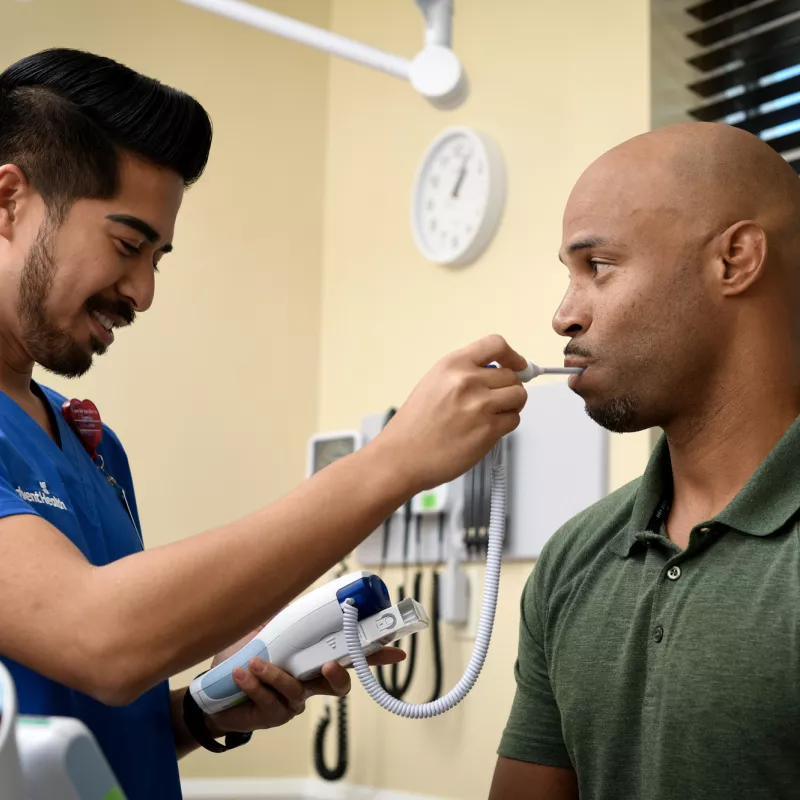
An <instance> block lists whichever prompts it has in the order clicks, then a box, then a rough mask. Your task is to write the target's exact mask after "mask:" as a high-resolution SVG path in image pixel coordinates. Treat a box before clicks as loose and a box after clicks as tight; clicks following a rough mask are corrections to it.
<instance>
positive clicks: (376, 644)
mask: <svg viewBox="0 0 800 800" xmlns="http://www.w3.org/2000/svg"><path fill="white" fill-rule="evenodd" d="M347 602H349V603H352V604H353V606H354V607H355V608H357V609H358V611H359V621H358V626H359V639H360V642H361V644H362V646H363V648H364V652H365V653H366V654H367V655H370V654H372V653H375V652H377V651H378V650H380V649H381V647H383V646H384V645H386V644H389V643H390V642H394V641H397V640H398V639H401V638H403V637H404V636H408V635H410V634H412V633H416V632H417V631H420V630H424V629H425V628H427V627H428V622H429V621H428V615H427V614H426V613H425V609H424V608H423V607H422V606H421V605H420V604H419V603H418V602H417V601H416V600H414V599H412V598H407V599H406V600H403V601H401V602H400V603H398V604H397V605H395V606H393V605H392V604H391V600H390V599H389V592H388V591H387V589H386V585H385V584H384V582H383V581H382V580H381V579H380V578H379V577H378V576H377V575H375V574H374V573H372V572H369V571H367V570H362V571H360V572H351V573H350V574H348V575H343V576H342V577H341V578H337V579H336V580H333V581H331V582H330V583H326V584H325V585H324V586H320V587H319V588H317V589H314V590H313V591H311V592H309V593H308V594H306V595H303V596H302V597H300V598H298V599H297V600H295V601H294V602H293V603H292V604H291V605H289V606H287V607H286V608H284V609H283V611H281V612H280V613H279V614H277V615H276V616H275V617H274V618H273V619H272V620H271V621H270V622H269V623H268V624H267V625H266V627H265V628H264V629H263V630H262V631H260V632H259V633H258V634H257V635H256V637H255V638H254V639H252V640H251V641H250V642H249V643H248V644H246V645H245V646H244V647H242V648H241V650H239V651H238V652H237V653H235V654H234V655H232V656H231V657H230V658H228V659H226V660H225V661H223V662H222V663H221V664H219V665H218V666H216V667H214V669H212V670H210V671H209V672H206V673H205V674H204V675H201V676H199V677H198V678H195V679H194V680H193V681H192V683H191V686H190V687H189V691H190V692H191V694H192V697H193V698H194V699H195V702H196V703H197V704H198V705H199V706H200V708H202V709H203V711H205V712H206V714H216V713H218V712H220V711H224V710H225V709H226V708H230V707H231V706H234V705H237V704H238V703H241V702H243V701H244V700H245V699H246V695H245V694H244V692H242V690H241V689H240V688H239V687H238V686H237V685H236V683H235V682H234V680H233V670H234V669H236V667H243V668H245V669H247V664H248V662H249V661H250V659H251V658H262V659H264V660H265V661H269V662H271V663H273V664H275V666H277V667H280V668H281V669H282V670H284V672H288V673H289V674H290V675H293V676H294V677H295V678H297V679H298V680H301V681H306V680H310V679H311V678H315V677H317V676H318V675H320V674H321V671H322V667H323V665H324V664H327V663H328V662H330V661H337V662H338V663H339V664H341V665H342V666H344V667H347V666H350V664H351V661H350V656H349V655H348V652H347V646H346V644H345V640H344V630H343V628H344V615H343V614H342V604H343V603H347Z"/></svg>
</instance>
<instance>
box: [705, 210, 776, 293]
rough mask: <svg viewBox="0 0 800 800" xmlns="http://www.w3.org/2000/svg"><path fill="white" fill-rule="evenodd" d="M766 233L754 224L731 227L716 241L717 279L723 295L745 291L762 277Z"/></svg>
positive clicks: (765, 250)
mask: <svg viewBox="0 0 800 800" xmlns="http://www.w3.org/2000/svg"><path fill="white" fill-rule="evenodd" d="M766 262H767V234H766V233H765V231H764V229H763V228H762V227H761V225H759V223H757V222H753V221H752V220H744V221H742V222H737V223H735V224H734V225H731V226H730V228H728V229H727V230H726V231H725V232H724V233H723V234H722V236H721V237H720V239H719V249H718V269H717V278H718V280H719V288H720V291H721V293H722V295H723V296H725V297H732V296H734V295H737V294H741V293H742V292H746V291H747V290H748V289H749V288H750V287H751V286H752V285H753V284H754V283H755V282H756V281H757V280H758V279H759V278H760V277H761V276H762V275H763V274H764V266H765V265H766Z"/></svg>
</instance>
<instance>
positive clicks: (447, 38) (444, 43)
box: [179, 0, 469, 110]
mask: <svg viewBox="0 0 800 800" xmlns="http://www.w3.org/2000/svg"><path fill="white" fill-rule="evenodd" d="M179 2H182V3H185V4H186V5H190V6H195V7H197V8H201V9H203V10H205V11H210V12H212V13H214V14H219V15H220V16H223V17H227V18H228V19H232V20H236V21H237V22H242V23H244V24H245V25H251V26H252V27H254V28H259V29H260V30H263V31H266V32H267V33H272V34H275V35H276V36H282V37H283V38H285V39H291V40H293V41H295V42H299V43H300V44H304V45H307V46H308V47H313V48H315V49H317V50H322V51H323V52H325V53H330V54H331V55H335V56H340V57H341V58H347V59H349V60H350V61H355V62H356V63H358V64H363V65H364V66H365V67H371V68H372V69H377V70H380V71H381V72H385V73H386V74H387V75H393V76H394V77H395V78H400V79H402V80H407V81H409V83H410V84H411V85H412V86H413V87H414V89H416V90H417V91H418V92H419V93H420V94H421V95H422V96H423V97H425V98H427V99H428V100H429V101H430V102H431V103H432V104H433V106H434V107H436V108H438V109H442V110H448V109H453V108H458V106H460V105H461V104H462V103H463V102H464V101H465V100H466V99H467V95H468V94H469V84H468V82H467V76H466V73H465V72H464V68H463V67H462V66H461V62H460V61H459V60H458V56H456V54H455V53H454V52H453V51H452V49H451V43H452V23H453V0H415V2H416V4H417V5H418V6H419V7H420V10H421V11H422V13H423V15H424V16H425V25H426V32H425V46H424V47H423V49H422V50H421V51H420V53H418V54H417V56H416V57H415V58H413V59H412V60H409V59H407V58H403V57H401V56H396V55H393V54H392V53H386V52H384V51H383V50H378V49H376V48H374V47H370V46H369V45H365V44H362V43H361V42H357V41H354V40H353V39H348V38H346V37H344V36H339V34H336V33H331V32H330V31H327V30H324V29H323V28H316V27H314V26H313V25H308V24H306V23H305V22H298V21H297V20H294V19H291V18H289V17H284V16H282V15H281V14H276V13H275V12H274V11H267V9H265V8H259V7H258V6H254V5H251V4H250V3H245V2H242V0H179Z"/></svg>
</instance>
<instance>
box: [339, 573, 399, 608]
mask: <svg viewBox="0 0 800 800" xmlns="http://www.w3.org/2000/svg"><path fill="white" fill-rule="evenodd" d="M350 598H352V599H353V601H354V603H355V606H356V608H357V609H358V616H359V617H360V618H361V619H364V618H365V617H371V616H372V615H373V614H377V613H378V612H379V611H383V610H384V609H385V608H389V607H390V606H391V605H392V601H391V600H390V599H389V590H388V589H387V588H386V584H385V583H384V582H383V581H382V580H381V579H380V578H379V577H378V576H377V575H370V576H369V577H368V578H359V579H358V580H357V581H353V583H349V584H348V585H347V586H343V587H342V588H341V589H339V591H338V592H336V599H337V600H338V601H339V604H340V605H341V604H342V603H344V601H345V600H348V599H350Z"/></svg>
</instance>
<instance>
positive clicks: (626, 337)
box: [554, 123, 800, 430]
mask: <svg viewBox="0 0 800 800" xmlns="http://www.w3.org/2000/svg"><path fill="white" fill-rule="evenodd" d="M560 255H561V259H562V261H564V263H565V264H566V265H567V266H568V268H569V271H570V287H569V290H568V292H567V295H566V296H565V298H564V301H563V303H562V305H561V307H560V308H559V310H558V312H557V314H556V316H555V319H554V327H555V328H556V330H557V331H558V332H559V333H561V334H562V335H565V336H568V337H570V339H571V342H570V343H569V344H568V346H567V350H566V352H567V353H568V354H570V353H571V354H574V355H575V356H576V358H577V359H579V360H581V362H582V363H584V362H585V363H586V364H588V365H589V368H588V369H587V370H586V371H585V372H584V374H583V375H582V376H581V379H580V380H579V381H578V382H576V385H575V388H576V391H578V393H579V394H581V395H582V396H584V399H586V400H587V410H588V411H589V412H590V414H592V415H593V416H595V418H596V419H597V420H598V421H599V422H601V424H605V425H606V427H610V428H612V429H616V430H630V429H636V428H638V427H649V426H651V425H663V424H664V421H663V419H664V417H665V416H666V415H668V414H669V413H671V412H670V410H669V406H670V403H672V404H673V405H674V398H675V397H676V387H677V386H680V387H681V392H683V393H684V395H685V397H689V396H691V394H692V392H693V391H694V388H693V387H696V386H703V385H706V386H707V382H708V380H709V376H710V375H712V374H715V373H716V372H717V371H722V370H724V369H728V368H729V367H730V364H731V362H732V361H733V362H734V363H736V364H741V363H743V362H742V358H743V357H744V355H747V356H748V357H751V356H752V354H753V353H754V352H755V351H756V350H759V351H764V352H773V351H775V350H776V349H777V348H781V347H784V348H786V347H788V348H789V349H791V350H796V347H797V341H798V339H800V336H799V335H798V333H799V332H800V263H798V262H800V178H798V176H797V175H796V174H795V172H794V170H793V169H792V168H791V167H790V166H789V165H788V164H787V163H786V161H785V160H784V159H783V158H781V156H780V155H778V154H777V153H776V152H775V151H774V150H773V149H772V148H771V147H769V145H767V144H765V143H764V142H762V141H761V140H760V139H758V138H757V137H755V136H752V135H750V134H749V133H746V132H744V131H742V130H739V129H736V128H733V127H731V126H728V125H722V124H708V123H689V124H682V125H675V126H670V127H666V128H661V129H659V130H656V131H652V132H650V133H646V134H643V135H641V136H637V137H635V138H633V139H631V140H629V141H627V142H625V143H623V144H621V145H619V146H618V147H615V148H614V149H612V150H610V151H609V152H607V153H605V154H604V155H603V156H601V157H600V158H599V159H598V160H597V161H595V162H594V163H593V164H592V165H591V166H590V167H589V168H588V169H587V170H586V171H585V172H584V173H583V175H582V176H581V177H580V179H579V180H578V182H577V184H576V185H575V187H574V189H573V191H572V193H571V195H570V198H569V201H568V203H567V207H566V209H565V212H564V230H563V242H562V247H561V254H560ZM593 409H594V412H595V413H593ZM673 411H674V409H673Z"/></svg>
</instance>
